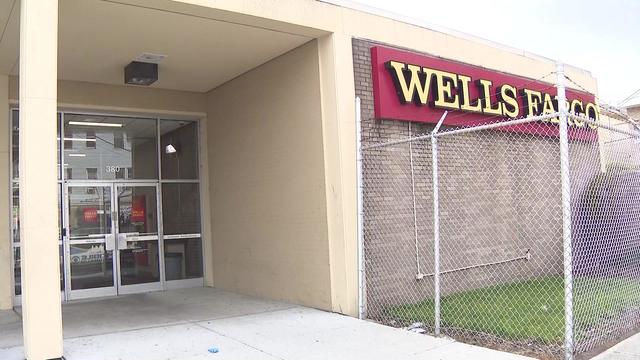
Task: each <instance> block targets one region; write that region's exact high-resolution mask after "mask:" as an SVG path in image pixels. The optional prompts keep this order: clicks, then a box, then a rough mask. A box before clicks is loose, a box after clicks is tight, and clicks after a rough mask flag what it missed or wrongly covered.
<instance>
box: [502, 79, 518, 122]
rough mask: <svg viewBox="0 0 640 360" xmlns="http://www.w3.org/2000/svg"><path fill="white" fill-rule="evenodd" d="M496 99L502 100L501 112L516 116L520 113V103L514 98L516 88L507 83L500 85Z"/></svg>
mask: <svg viewBox="0 0 640 360" xmlns="http://www.w3.org/2000/svg"><path fill="white" fill-rule="evenodd" d="M497 96H498V99H499V100H500V101H502V102H503V105H502V114H503V115H506V116H508V117H512V118H514V117H518V114H519V113H520V105H518V100H517V99H516V88H515V86H511V85H508V84H504V85H502V86H500V92H499V93H498V94H497Z"/></svg>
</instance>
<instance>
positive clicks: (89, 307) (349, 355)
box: [0, 289, 527, 360]
mask: <svg viewBox="0 0 640 360" xmlns="http://www.w3.org/2000/svg"><path fill="white" fill-rule="evenodd" d="M145 304H146V305H145ZM64 314H65V325H64V326H65V336H66V338H65V357H66V358H67V360H98V359H105V360H107V359H109V360H113V359H122V360H128V359H131V360H147V359H148V360H152V359H153V360H158V359H171V360H177V359H185V360H186V359H212V360H213V359H233V360H237V359H247V360H249V359H251V360H254V359H255V360H260V359H265V360H266V359H269V360H271V359H280V360H283V359H284V360H316V359H317V360H319V359H332V360H339V359H345V360H346V359H349V360H353V359H367V360H370V359H412V360H419V359H425V360H426V359H429V360H438V359H443V360H454V359H456V360H457V359H460V360H462V359H480V360H482V359H487V360H517V359H527V358H525V357H522V356H518V355H513V354H509V353H504V352H499V351H495V350H490V349H485V348H482V347H477V346H472V345H467V344H463V343H459V342H456V341H454V340H451V339H445V338H434V337H431V336H426V335H421V334H416V333H412V332H409V331H405V330H401V329H395V328H391V327H387V326H383V325H379V324H376V323H372V322H368V321H362V320H358V319H355V318H351V317H347V316H342V315H338V314H333V313H328V312H324V311H320V310H315V309H309V308H305V307H300V306H293V305H290V304H284V303H278V302H273V301H263V300H258V299H254V298H250V297H245V296H241V295H237V294H231V293H226V292H222V291H219V290H214V289H191V290H181V291H179V292H177V291H173V292H165V293H155V294H145V295H141V296H137V297H136V296H128V297H119V298H112V299H104V300H100V301H92V302H88V303H70V304H66V305H65V309H64ZM5 325H7V324H6V323H5ZM11 329H13V330H11ZM7 330H11V331H7ZM15 331H16V326H15V324H13V325H12V327H6V328H2V327H0V333H2V334H3V337H4V335H7V334H8V335H10V336H9V338H13V339H14V340H15V337H16V334H14V335H11V332H15ZM18 337H19V336H18ZM5 340H6V339H5ZM4 345H5V346H4V348H3V346H2V345H0V359H3V360H22V359H23V353H22V346H21V345H13V346H6V345H7V342H5V344H4ZM211 347H217V348H218V349H219V352H218V353H215V354H212V353H209V352H208V349H209V348H211Z"/></svg>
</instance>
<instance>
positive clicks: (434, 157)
mask: <svg viewBox="0 0 640 360" xmlns="http://www.w3.org/2000/svg"><path fill="white" fill-rule="evenodd" d="M447 114H448V112H447V111H445V112H444V114H442V117H441V118H440V120H438V123H437V124H436V127H435V128H434V129H433V131H432V132H431V134H430V135H431V162H432V163H431V169H432V171H433V181H432V183H433V256H434V261H433V264H434V265H433V273H434V277H433V288H434V295H433V301H434V322H435V324H434V333H435V335H436V336H439V335H440V200H439V197H438V194H439V190H440V189H439V185H438V139H437V138H436V134H437V133H438V130H440V126H442V123H443V122H444V118H445V117H447Z"/></svg>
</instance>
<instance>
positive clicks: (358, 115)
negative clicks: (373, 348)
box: [356, 97, 365, 319]
mask: <svg viewBox="0 0 640 360" xmlns="http://www.w3.org/2000/svg"><path fill="white" fill-rule="evenodd" d="M361 120H362V115H361V113H360V97H356V151H357V154H356V164H357V165H356V166H357V175H356V176H357V182H358V318H360V319H364V317H365V307H364V306H365V305H364V297H365V294H364V232H363V226H364V209H363V197H364V193H363V191H364V188H363V184H362V126H361V124H360V122H361Z"/></svg>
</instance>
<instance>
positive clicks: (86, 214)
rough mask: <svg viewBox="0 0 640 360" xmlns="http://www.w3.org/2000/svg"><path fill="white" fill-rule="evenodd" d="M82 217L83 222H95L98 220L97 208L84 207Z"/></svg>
mask: <svg viewBox="0 0 640 360" xmlns="http://www.w3.org/2000/svg"><path fill="white" fill-rule="evenodd" d="M82 219H83V220H84V222H85V223H90V224H92V223H97V222H98V209H96V208H84V209H82Z"/></svg>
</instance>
